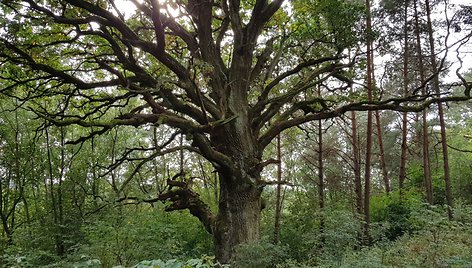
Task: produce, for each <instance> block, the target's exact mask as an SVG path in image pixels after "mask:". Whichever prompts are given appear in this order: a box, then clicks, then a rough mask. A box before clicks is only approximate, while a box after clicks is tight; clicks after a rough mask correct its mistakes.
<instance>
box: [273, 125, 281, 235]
mask: <svg viewBox="0 0 472 268" xmlns="http://www.w3.org/2000/svg"><path fill="white" fill-rule="evenodd" d="M276 147H277V189H276V192H275V194H276V195H275V220H274V244H277V243H278V242H279V236H280V214H281V212H282V185H281V182H282V157H281V148H280V134H279V135H277V145H276Z"/></svg>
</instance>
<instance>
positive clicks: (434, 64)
mask: <svg viewBox="0 0 472 268" xmlns="http://www.w3.org/2000/svg"><path fill="white" fill-rule="evenodd" d="M425 5H426V14H427V19H428V21H427V24H428V36H429V46H430V50H431V67H432V69H433V70H432V71H433V75H434V78H433V87H434V91H435V93H436V94H438V95H439V94H440V93H441V90H440V88H439V77H438V75H437V72H438V63H437V61H436V54H435V49H434V37H433V26H432V22H431V6H430V3H429V0H426V1H425ZM438 114H439V126H440V127H441V145H442V155H443V167H444V182H445V186H446V203H447V215H448V218H449V220H452V218H453V211H452V208H453V201H452V187H451V179H450V175H449V155H448V148H447V136H446V124H445V122H444V109H443V104H442V102H438Z"/></svg>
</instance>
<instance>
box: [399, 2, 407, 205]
mask: <svg viewBox="0 0 472 268" xmlns="http://www.w3.org/2000/svg"><path fill="white" fill-rule="evenodd" d="M404 8H405V9H404V16H405V28H404V31H403V34H404V38H405V39H404V48H403V49H404V52H403V96H404V97H407V96H408V4H407V3H406V2H405V7H404ZM407 127H408V113H406V112H404V113H403V114H402V145H401V156H400V173H399V176H398V188H399V191H400V199H401V200H403V184H404V182H405V178H406V153H407V150H408V147H407V139H408V129H407Z"/></svg>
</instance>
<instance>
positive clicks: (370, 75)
mask: <svg viewBox="0 0 472 268" xmlns="http://www.w3.org/2000/svg"><path fill="white" fill-rule="evenodd" d="M366 10H367V27H366V29H367V32H368V33H369V34H370V31H371V30H372V18H371V14H370V0H366ZM373 89H374V64H373V42H372V40H371V38H370V37H369V38H368V40H367V96H368V100H369V101H372V100H373V98H372V91H373ZM372 121H373V120H372V111H369V112H367V134H366V135H367V142H366V156H365V158H366V159H365V176H364V244H370V240H371V239H370V179H371V160H372V133H373V131H372Z"/></svg>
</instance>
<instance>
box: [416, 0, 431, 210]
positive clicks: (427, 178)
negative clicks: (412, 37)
mask: <svg viewBox="0 0 472 268" xmlns="http://www.w3.org/2000/svg"><path fill="white" fill-rule="evenodd" d="M414 7H415V34H416V50H417V57H418V65H419V66H418V67H419V72H420V82H421V84H422V85H423V84H424V82H425V81H426V77H425V76H426V74H425V68H424V64H423V52H422V49H421V38H420V26H419V19H418V5H417V1H416V0H415V1H414ZM421 93H422V94H423V95H425V94H426V93H427V92H426V88H425V87H423V89H422V92H421ZM422 114H423V117H422V145H423V173H424V186H425V188H426V199H427V201H428V203H429V204H432V203H433V187H432V178H431V164H430V162H431V161H430V157H429V133H428V122H427V112H426V110H423V113H422Z"/></svg>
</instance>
